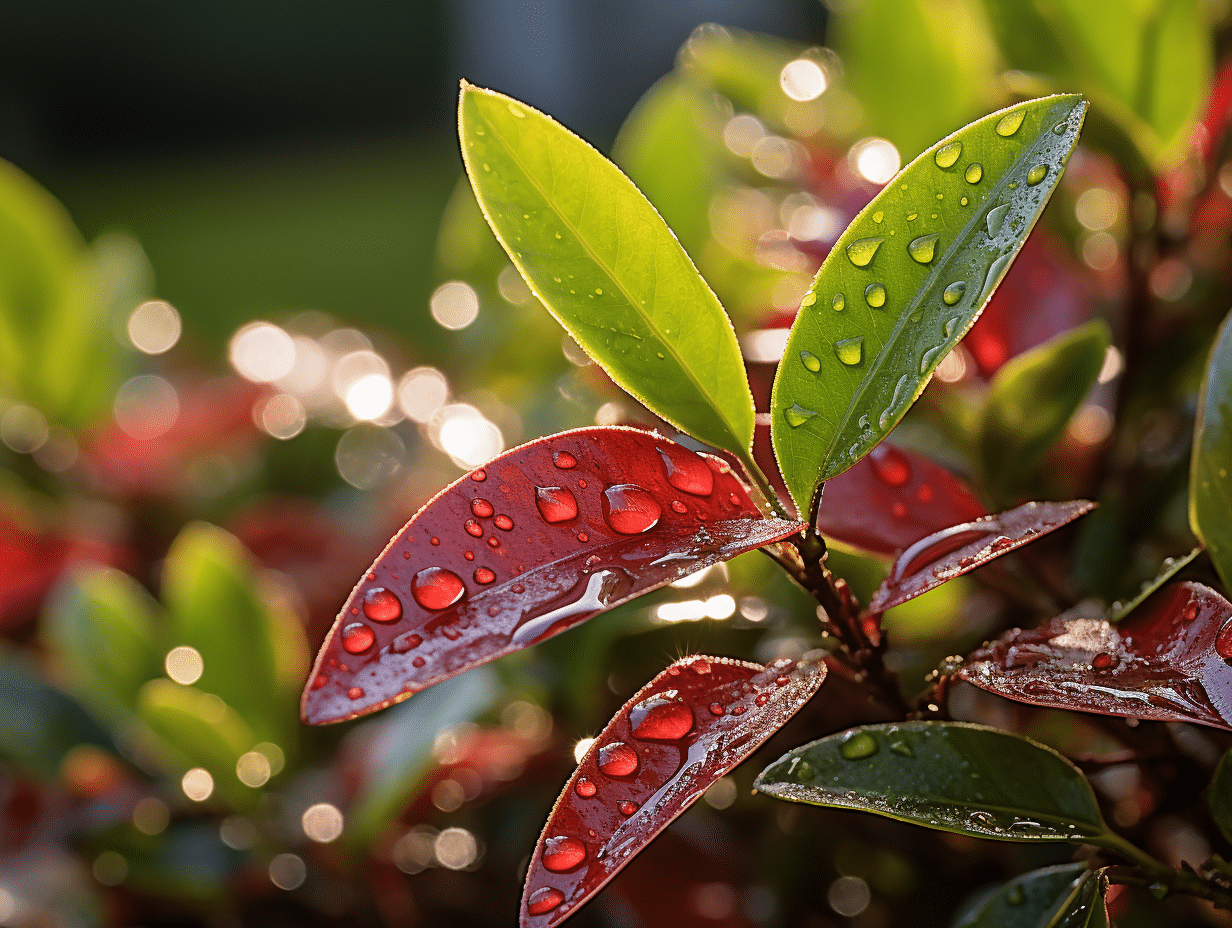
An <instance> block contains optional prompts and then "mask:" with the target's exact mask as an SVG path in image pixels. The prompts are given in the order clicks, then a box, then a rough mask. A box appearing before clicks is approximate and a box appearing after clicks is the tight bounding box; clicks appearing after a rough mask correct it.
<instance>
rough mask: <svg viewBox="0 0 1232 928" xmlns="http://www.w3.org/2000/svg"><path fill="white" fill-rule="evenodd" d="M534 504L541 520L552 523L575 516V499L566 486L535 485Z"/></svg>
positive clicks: (565, 520) (576, 512) (564, 520)
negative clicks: (541, 517)
mask: <svg viewBox="0 0 1232 928" xmlns="http://www.w3.org/2000/svg"><path fill="white" fill-rule="evenodd" d="M535 505H536V506H537V507H538V508H539V515H541V516H543V521H544V522H548V523H551V524H553V525H555V524H556V523H557V522H568V521H569V520H570V519H575V518H577V514H578V506H577V499H576V498H575V497H574V495H573V492H572V491H571V490H569V489H568V488H567V487H535Z"/></svg>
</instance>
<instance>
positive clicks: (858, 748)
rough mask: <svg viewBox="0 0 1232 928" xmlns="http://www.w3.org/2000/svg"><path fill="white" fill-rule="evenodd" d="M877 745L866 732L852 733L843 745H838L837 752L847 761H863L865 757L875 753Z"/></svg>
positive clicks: (875, 740) (844, 740)
mask: <svg viewBox="0 0 1232 928" xmlns="http://www.w3.org/2000/svg"><path fill="white" fill-rule="evenodd" d="M878 748H879V745H878V744H877V739H876V738H874V737H873V736H872V735H870V734H869V733H868V732H866V731H853V732H852V733H851V734H849V735H848V736H847V737H846V738H844V739H843V743H842V744H840V745H839V748H838V752H839V753H840V754H842V755H843V757H845V758H846V759H847V760H864V758H866V757H872V756H873V755H874V754H876V753H877V751H878Z"/></svg>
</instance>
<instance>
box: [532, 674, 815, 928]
mask: <svg viewBox="0 0 1232 928" xmlns="http://www.w3.org/2000/svg"><path fill="white" fill-rule="evenodd" d="M822 657H823V655H822V654H821V652H813V653H811V654H809V655H806V656H805V657H804V658H803V659H802V660H801V661H799V662H798V663H797V662H792V661H790V660H786V659H783V660H779V661H775V662H773V663H772V664H771V665H770V666H769V667H762V666H761V665H760V664H749V663H745V662H743V661H733V660H728V659H726V658H717V657H688V658H684V659H683V660H680V661H677V662H676V663H674V664H672V666H670V667H669V668H667V670H665V671H663V673H661V674H659V675H658V676H657V677H655V678H654V679H653V680H651V681H650V683H648V684H646V686H644V687H642V689H641V690H639V691H638V692H637V694H636V695H634V697H633V698H632V699H631V700H629V702H628V703H627V704H626V705H625V706H624V708H622V709H621V710H620V712H618V713H617V714H616V715H615V716H614V717H613V718H612V720H611V721H610V722H609V723H608V724H607V726H606V727H605V728H604V729H603V731H602V732H601V733H600V734H599V736H598V737H597V738H596V739H595V743H594V744H593V745H591V747H590V749H589V750H588V751H587V752H586V756H585V757H583V758H582V761H581V763H579V764H578V767H577V770H576V771H575V772H574V774H573V776H572V777H571V778H570V780H569V782H568V783H567V784H566V785H565V788H564V790H563V791H562V792H561V794H560V798H559V799H557V800H556V805H555V807H554V808H553V809H552V813H551V815H550V816H549V817H548V821H547V824H546V825H545V826H544V829H543V834H542V835H541V836H540V838H539V844H538V846H537V847H536V848H535V853H534V856H533V857H531V863H530V870H529V871H528V872H527V875H526V887H525V890H524V891H523V897H522V925H523V928H539V926H545V925H555V924H558V923H559V922H560V921H562V920H563V919H564V918H566V917H567V916H568V915H570V914H572V913H573V912H574V911H576V910H577V908H578V906H580V905H581V904H582V903H584V902H585V901H586V900H588V899H589V898H590V897H591V896H593V895H594V894H595V893H596V892H598V890H599V889H600V888H601V887H602V886H603V885H604V884H606V883H607V882H608V880H610V879H611V878H612V877H613V876H615V874H616V873H617V872H618V871H619V870H620V869H621V868H622V867H623V866H624V865H625V864H627V863H628V862H629V861H630V860H631V859H632V858H633V857H634V856H636V855H637V853H638V851H640V850H641V849H642V848H643V847H645V846H646V845H647V844H648V843H649V842H650V841H651V840H652V839H653V838H654V837H655V836H656V835H657V834H658V833H659V832H660V831H662V830H663V829H664V828H666V827H667V825H668V824H670V823H671V821H672V820H673V819H675V818H676V816H678V815H679V814H680V813H681V812H683V811H684V810H685V809H687V808H688V807H689V806H690V805H692V804H693V803H694V802H696V801H697V800H698V799H699V798H700V797H701V795H702V793H704V792H705V791H706V789H707V788H708V787H709V786H710V785H711V784H712V783H714V782H715V781H716V780H718V779H719V778H720V777H722V776H723V775H724V774H725V773H727V771H729V770H731V769H732V768H733V767H735V766H736V765H737V764H739V763H740V762H741V761H743V760H744V759H745V758H746V757H748V756H749V755H750V754H751V753H753V751H755V750H757V748H758V747H760V746H761V744H762V743H763V742H765V740H766V739H767V738H769V737H770V736H771V735H773V734H774V733H775V732H776V731H778V730H779V729H780V728H782V727H783V725H784V724H786V722H787V720H788V719H790V718H791V717H792V715H794V714H795V713H796V711H797V710H798V709H799V708H800V707H801V706H803V705H804V704H805V703H806V702H808V700H809V699H810V698H811V697H812V696H813V694H814V693H816V692H817V688H818V687H819V686H821V683H822V681H823V680H824V679H825V676H826V666H825V663H824V661H823V660H822Z"/></svg>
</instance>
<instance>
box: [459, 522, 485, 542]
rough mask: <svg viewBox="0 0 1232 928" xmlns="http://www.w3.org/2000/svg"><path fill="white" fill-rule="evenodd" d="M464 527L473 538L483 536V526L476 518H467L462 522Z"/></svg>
mask: <svg viewBox="0 0 1232 928" xmlns="http://www.w3.org/2000/svg"><path fill="white" fill-rule="evenodd" d="M462 527H463V528H464V529H466V534H468V535H470V536H471V537H472V538H482V537H483V526H482V525H480V524H479V523H478V522H476V521H475V520H474V519H467V520H466V521H465V522H464V523H463V524H462Z"/></svg>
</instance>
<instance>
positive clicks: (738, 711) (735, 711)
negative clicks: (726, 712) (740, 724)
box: [731, 706, 744, 715]
mask: <svg viewBox="0 0 1232 928" xmlns="http://www.w3.org/2000/svg"><path fill="white" fill-rule="evenodd" d="M731 714H732V715H744V706H732V707H731Z"/></svg>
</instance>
